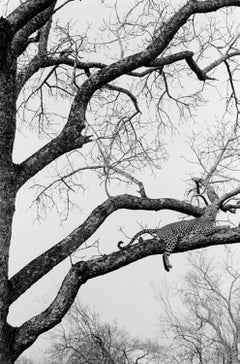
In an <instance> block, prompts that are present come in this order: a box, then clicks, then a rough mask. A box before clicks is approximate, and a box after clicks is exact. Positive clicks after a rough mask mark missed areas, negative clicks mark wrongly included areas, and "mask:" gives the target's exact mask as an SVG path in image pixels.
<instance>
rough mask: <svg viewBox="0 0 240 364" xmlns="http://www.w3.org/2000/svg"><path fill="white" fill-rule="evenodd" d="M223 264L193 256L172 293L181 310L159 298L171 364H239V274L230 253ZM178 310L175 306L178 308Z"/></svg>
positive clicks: (162, 297)
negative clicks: (186, 271)
mask: <svg viewBox="0 0 240 364" xmlns="http://www.w3.org/2000/svg"><path fill="white" fill-rule="evenodd" d="M226 256H228V259H227V260H226V261H225V262H224V263H223V262H220V261H219V260H217V259H212V258H211V259H210V258H207V257H206V255H204V254H196V255H195V256H192V258H191V268H192V269H191V270H190V272H189V273H187V275H186V276H185V278H184V282H183V287H182V288H181V289H180V290H177V291H175V293H174V296H175V297H176V296H177V300H178V299H180V300H181V303H182V309H180V310H178V309H176V306H175V307H174V306H173V305H172V304H171V299H168V298H167V297H164V296H163V295H162V294H161V293H160V294H159V295H160V296H159V297H160V301H161V303H162V304H163V307H164V311H165V314H164V315H163V316H162V318H161V322H162V324H163V325H164V326H165V332H166V333H167V336H168V338H169V340H170V341H172V344H171V345H170V348H169V350H168V353H171V356H170V362H171V363H182V364H190V363H194V364H239V363H240V316H239V307H240V304H239V302H240V269H239V267H238V265H239V264H238V260H239V259H236V257H235V262H234V260H233V257H232V256H231V254H226ZM178 307H181V304H178Z"/></svg>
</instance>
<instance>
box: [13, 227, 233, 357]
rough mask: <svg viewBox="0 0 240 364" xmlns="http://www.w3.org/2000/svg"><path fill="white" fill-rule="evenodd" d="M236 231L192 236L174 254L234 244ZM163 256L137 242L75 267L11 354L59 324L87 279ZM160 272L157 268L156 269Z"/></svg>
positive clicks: (21, 332) (159, 249) (149, 243)
mask: <svg viewBox="0 0 240 364" xmlns="http://www.w3.org/2000/svg"><path fill="white" fill-rule="evenodd" d="M239 240H240V229H239V228H235V229H227V230H225V231H222V232H219V233H216V234H214V235H212V236H210V237H204V236H195V237H191V238H187V239H185V240H184V241H182V242H180V243H179V245H178V246H177V247H176V249H175V253H178V252H185V251H189V250H195V249H200V248H205V247H207V246H215V245H223V244H233V243H238V242H239ZM163 252H164V243H160V242H159V241H156V240H154V239H148V240H145V241H142V242H139V243H137V244H135V245H133V246H129V247H126V248H124V249H123V250H120V251H117V252H113V253H111V254H109V255H105V256H103V257H100V258H97V259H93V260H90V261H88V262H82V261H81V262H78V263H76V264H75V265H74V266H73V267H72V268H71V270H70V271H69V273H68V274H67V276H66V278H65V279H64V281H63V284H62V286H61V288H60V290H59V292H58V294H57V297H56V298H55V300H54V301H53V303H52V304H51V305H50V306H49V307H48V308H47V309H46V310H45V311H44V312H42V313H40V314H39V315H37V316H35V317H33V318H31V319H30V320H29V321H27V322H25V323H24V324H23V325H22V326H21V327H20V328H19V329H17V331H16V334H15V343H14V351H15V352H16V353H17V354H18V353H19V352H21V351H22V350H23V349H26V348H27V347H29V346H30V345H31V344H32V343H33V342H34V341H35V340H36V338H37V337H38V336H39V335H40V334H41V333H42V332H44V331H47V330H49V329H50V328H51V327H53V326H55V325H56V324H57V323H59V322H60V321H61V318H62V317H63V316H64V315H65V313H66V311H67V310H68V309H69V308H70V306H71V304H72V302H73V300H74V298H75V296H76V294H77V292H78V290H79V288H80V286H81V285H82V284H83V283H85V282H86V281H87V280H89V279H93V278H95V277H99V276H102V275H105V274H107V273H110V272H113V271H115V270H118V269H120V268H122V267H124V266H126V265H128V264H131V263H133V262H136V261H138V260H139V259H143V258H145V257H148V256H151V255H158V254H162V253H163ZM160 269H161V268H160Z"/></svg>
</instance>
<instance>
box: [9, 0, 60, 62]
mask: <svg viewBox="0 0 240 364" xmlns="http://www.w3.org/2000/svg"><path fill="white" fill-rule="evenodd" d="M55 4H56V1H54V2H53V5H51V6H49V7H48V8H47V9H45V10H43V11H42V12H41V13H39V14H37V15H36V16H35V17H34V18H33V19H31V20H30V21H29V22H28V23H27V24H26V25H25V26H24V27H22V28H21V29H20V30H19V31H18V32H17V33H16V34H15V36H14V37H13V40H12V52H13V53H14V54H15V56H17V57H18V56H20V55H21V54H22V53H23V52H24V51H25V50H26V48H27V46H28V45H29V43H31V42H32V40H31V39H29V37H30V35H32V34H33V33H34V32H36V31H37V30H39V29H41V28H42V27H44V25H45V24H46V23H47V22H48V21H49V19H51V16H52V14H53V11H54V6H55ZM40 35H41V32H40V33H39V39H38V37H37V39H35V41H36V40H37V41H39V44H41V43H42V39H41V38H40ZM46 35H47V34H46V33H45V36H46ZM47 40H48V38H47V37H45V42H47Z"/></svg>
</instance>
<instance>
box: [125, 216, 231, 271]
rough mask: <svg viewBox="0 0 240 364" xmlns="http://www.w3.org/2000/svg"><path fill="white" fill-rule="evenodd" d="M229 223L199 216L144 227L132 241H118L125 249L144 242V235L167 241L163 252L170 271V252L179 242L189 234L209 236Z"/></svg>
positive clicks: (165, 264) (226, 226)
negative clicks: (157, 226)
mask: <svg viewBox="0 0 240 364" xmlns="http://www.w3.org/2000/svg"><path fill="white" fill-rule="evenodd" d="M229 228H230V226H229V225H220V226H217V225H216V221H215V219H210V218H209V217H202V216H200V217H197V218H194V219H188V220H181V221H176V222H172V223H170V224H167V225H165V226H163V227H161V228H153V229H143V230H140V231H139V232H138V233H136V234H135V235H134V236H133V237H132V239H131V240H130V242H129V243H128V244H127V245H125V246H124V247H123V246H122V244H123V242H122V241H119V242H118V248H119V249H124V248H126V247H128V246H130V245H132V244H133V243H134V242H135V240H136V239H138V238H139V243H142V242H143V239H142V237H141V236H142V235H143V234H150V235H151V236H152V237H153V238H154V239H155V240H157V241H159V242H163V243H165V246H164V252H163V254H162V259H163V266H164V269H165V270H166V271H167V272H169V271H170V269H172V267H173V266H172V265H171V263H170V260H169V256H170V254H171V253H172V252H173V251H174V249H175V248H176V246H177V245H178V243H179V242H180V241H181V240H183V239H184V238H186V237H188V236H189V235H204V236H209V235H212V234H214V233H217V232H219V231H221V230H225V229H229Z"/></svg>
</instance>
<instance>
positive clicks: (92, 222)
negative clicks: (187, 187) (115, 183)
mask: <svg viewBox="0 0 240 364" xmlns="http://www.w3.org/2000/svg"><path fill="white" fill-rule="evenodd" d="M119 209H129V210H148V211H160V210H164V209H168V210H173V211H178V212H182V213H185V214H188V215H192V216H196V217H197V216H200V215H201V214H202V213H203V210H202V209H200V208H198V207H195V206H192V205H190V204H188V203H185V202H183V201H178V200H174V199H169V198H162V199H150V198H140V197H136V196H131V195H127V194H126V195H122V196H117V197H112V198H110V199H108V200H106V201H105V202H104V203H102V204H101V205H99V206H98V207H97V208H95V209H94V210H93V211H92V213H91V214H90V215H89V217H88V218H87V219H86V220H85V222H84V223H83V224H81V225H80V226H79V227H78V228H76V229H75V230H74V231H73V232H72V233H71V234H70V235H68V236H67V237H66V238H65V239H63V240H62V241H61V242H59V243H58V244H57V245H55V246H54V247H52V248H50V249H49V250H47V251H46V252H45V253H43V254H41V255H40V256H39V257H37V258H36V259H34V260H33V261H32V262H30V263H29V264H27V265H26V266H25V267H24V268H23V269H22V270H21V271H19V272H18V273H17V274H15V276H13V277H12V278H11V279H10V282H9V301H10V302H11V303H12V302H13V301H15V300H16V299H17V298H18V297H19V296H20V295H21V294H22V293H23V292H25V291H26V290H27V289H28V288H29V287H31V286H32V285H33V284H34V283H35V282H36V281H37V280H39V279H40V278H41V277H43V276H44V275H45V274H46V273H47V272H49V271H50V270H51V269H52V268H53V267H55V266H56V265H57V264H58V263H60V262H61V261H63V260H64V259H65V258H66V257H68V256H69V255H70V254H72V253H73V252H74V251H75V250H76V249H78V248H79V247H80V246H81V245H82V244H83V243H84V242H85V241H86V240H87V239H89V238H90V237H91V236H92V234H93V233H94V232H95V231H96V230H97V229H98V228H99V227H100V226H101V224H102V223H103V222H104V221H105V219H106V218H107V217H108V216H110V215H111V214H112V213H113V212H115V211H117V210H119Z"/></svg>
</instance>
